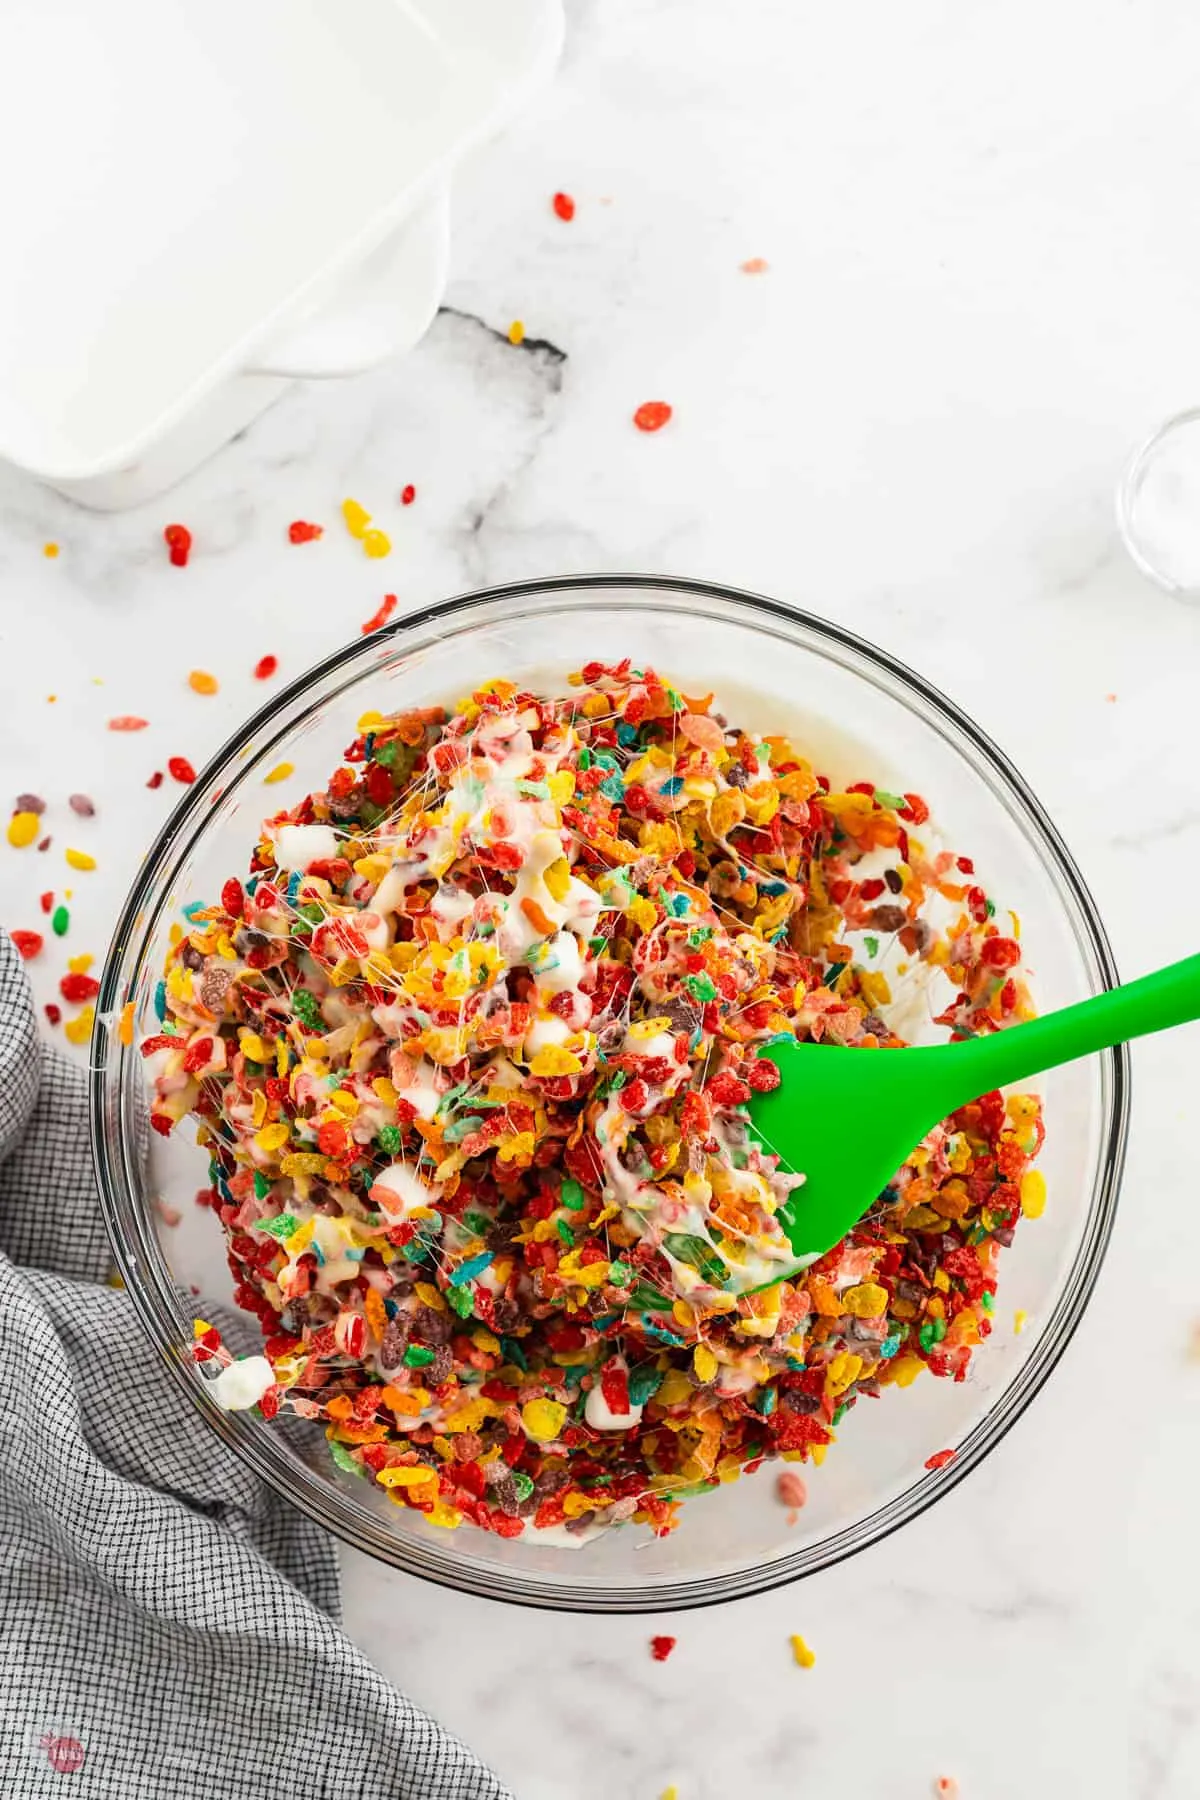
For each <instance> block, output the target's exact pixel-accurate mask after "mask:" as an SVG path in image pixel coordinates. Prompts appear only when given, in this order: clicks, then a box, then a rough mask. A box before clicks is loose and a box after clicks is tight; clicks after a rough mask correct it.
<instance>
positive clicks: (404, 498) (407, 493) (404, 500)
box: [400, 481, 417, 506]
mask: <svg viewBox="0 0 1200 1800" xmlns="http://www.w3.org/2000/svg"><path fill="white" fill-rule="evenodd" d="M416 497H417V490H416V488H415V487H414V486H413V484H412V482H411V481H410V482H409V484H408V486H407V487H405V488H401V490H400V504H401V506H411V505H412V503H413V501H414V500H415V499H416Z"/></svg>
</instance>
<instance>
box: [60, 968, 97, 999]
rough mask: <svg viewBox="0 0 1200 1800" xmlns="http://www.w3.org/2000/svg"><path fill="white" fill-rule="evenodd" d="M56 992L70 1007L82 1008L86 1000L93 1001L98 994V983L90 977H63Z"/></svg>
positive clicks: (72, 975) (71, 975)
mask: <svg viewBox="0 0 1200 1800" xmlns="http://www.w3.org/2000/svg"><path fill="white" fill-rule="evenodd" d="M58 991H59V993H60V994H61V995H62V997H63V999H64V1000H65V1001H67V1003H68V1005H70V1006H83V1005H84V1003H85V1002H86V1001H88V1000H94V999H95V998H96V995H97V994H98V993H99V992H100V983H99V982H98V981H93V980H92V977H91V976H90V975H76V974H70V975H64V976H63V978H62V980H61V981H60V982H59V984H58Z"/></svg>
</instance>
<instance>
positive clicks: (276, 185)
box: [0, 0, 562, 510]
mask: <svg viewBox="0 0 1200 1800" xmlns="http://www.w3.org/2000/svg"><path fill="white" fill-rule="evenodd" d="M561 33H562V16H561V0H203V4H200V5H197V4H195V3H194V0H104V3H103V4H96V0H5V3H4V5H3V6H0V159H2V166H3V167H4V169H5V171H6V175H5V179H4V181H3V183H0V245H2V246H3V249H2V251H0V269H2V274H0V457H2V458H4V459H6V460H7V461H9V462H11V463H14V464H16V465H17V466H18V467H20V468H22V469H25V470H27V471H29V472H30V473H32V474H34V475H37V476H39V477H40V478H41V479H42V480H44V481H47V482H49V483H50V484H51V485H52V486H54V487H56V488H58V489H60V490H61V491H62V492H63V493H65V494H68V495H70V496H72V497H73V498H74V499H77V500H79V501H81V502H83V503H84V504H85V505H87V506H92V507H98V508H101V509H105V510H109V509H116V508H121V507H126V506H131V505H134V504H135V503H137V502H138V501H141V500H144V499H146V498H148V497H149V496H151V495H153V494H156V493H159V492H161V491H162V489H164V488H166V487H168V486H170V485H171V484H172V483H173V482H175V481H177V480H178V479H179V478H180V477H181V476H182V475H184V474H186V473H187V471H188V470H189V469H191V468H193V467H194V466H195V465H196V464H197V463H199V462H200V461H202V460H203V459H204V458H205V457H207V456H209V455H210V454H211V453H212V452H213V451H214V450H216V449H217V448H218V447H219V446H220V445H221V444H223V443H226V442H227V441H228V440H229V439H230V438H231V437H233V436H234V435H235V434H236V433H237V432H238V431H240V430H242V428H243V427H244V426H245V425H247V424H248V423H249V421H250V420H251V419H252V418H254V417H255V416H256V414H258V413H259V412H261V411H262V410H263V408H264V407H266V406H268V405H269V404H270V403H271V402H272V401H273V400H274V399H276V398H277V397H278V395H279V394H280V393H282V392H283V390H284V389H285V387H286V386H287V384H288V383H289V382H290V381H293V380H295V379H297V378H305V377H335V376H343V375H352V374H359V373H361V372H362V371H363V370H365V369H368V368H370V367H372V366H373V365H375V364H377V363H379V362H382V361H384V360H385V359H386V358H388V357H391V356H395V355H398V354H399V353H400V352H401V351H403V350H406V349H408V348H409V347H411V345H413V344H414V343H416V341H417V340H418V339H419V338H420V336H421V335H422V333H423V332H424V331H425V329H426V327H427V326H428V324H429V322H430V320H431V319H432V318H433V315H434V313H435V312H436V310H437V306H438V302H439V300H440V298H441V294H442V290H443V286H444V283H445V278H446V266H447V253H448V244H449V211H448V178H449V173H450V170H451V168H452V167H453V164H454V162H455V161H456V160H457V159H458V158H459V157H460V156H461V155H462V153H463V152H464V151H465V150H467V149H469V148H471V147H472V146H473V145H476V144H478V143H479V142H480V140H481V139H482V138H484V137H485V136H486V135H487V134H488V133H489V132H491V131H493V130H495V129H496V128H497V127H498V126H499V125H500V124H501V123H502V122H503V121H504V120H505V119H506V118H507V117H509V116H510V115H511V114H512V113H513V112H514V111H515V110H516V109H517V107H518V106H519V105H520V104H521V102H522V101H523V100H524V98H525V97H526V95H527V94H528V93H529V92H530V90H531V89H532V87H533V86H534V85H535V84H536V83H537V82H538V81H539V80H540V79H542V78H543V77H545V76H546V75H547V74H548V73H549V71H550V69H551V68H552V67H553V64H554V61H555V58H556V56H557V54H558V49H559V44H560V41H561ZM22 172H23V173H22Z"/></svg>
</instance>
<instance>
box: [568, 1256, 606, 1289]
mask: <svg viewBox="0 0 1200 1800" xmlns="http://www.w3.org/2000/svg"><path fill="white" fill-rule="evenodd" d="M563 1261H564V1262H565V1261H566V1258H565V1257H564V1258H563ZM559 1267H560V1268H561V1267H562V1264H561V1263H560V1264H559ZM608 1272H609V1264H608V1263H606V1262H594V1263H584V1264H583V1266H582V1268H580V1269H579V1270H578V1272H577V1273H575V1274H573V1275H572V1276H571V1280H572V1281H577V1282H578V1283H579V1285H580V1287H582V1288H596V1287H603V1286H604V1283H605V1282H606V1281H607V1280H608Z"/></svg>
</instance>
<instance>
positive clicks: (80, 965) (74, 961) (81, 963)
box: [67, 950, 96, 975]
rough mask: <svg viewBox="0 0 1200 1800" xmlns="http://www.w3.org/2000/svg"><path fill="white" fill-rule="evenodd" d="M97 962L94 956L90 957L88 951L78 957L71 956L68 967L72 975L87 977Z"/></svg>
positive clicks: (68, 959)
mask: <svg viewBox="0 0 1200 1800" xmlns="http://www.w3.org/2000/svg"><path fill="white" fill-rule="evenodd" d="M95 960H96V959H95V957H94V956H89V955H88V953H87V951H86V950H84V951H82V952H81V953H80V955H78V956H69V957H68V958H67V967H68V969H70V971H71V973H72V975H86V974H87V972H88V970H89V969H90V968H91V966H92V964H93V963H94V962H95Z"/></svg>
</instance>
